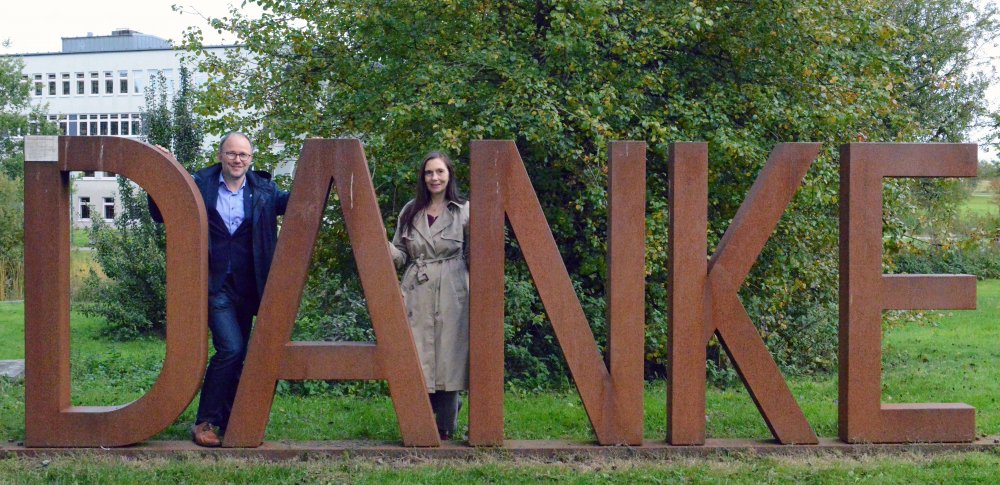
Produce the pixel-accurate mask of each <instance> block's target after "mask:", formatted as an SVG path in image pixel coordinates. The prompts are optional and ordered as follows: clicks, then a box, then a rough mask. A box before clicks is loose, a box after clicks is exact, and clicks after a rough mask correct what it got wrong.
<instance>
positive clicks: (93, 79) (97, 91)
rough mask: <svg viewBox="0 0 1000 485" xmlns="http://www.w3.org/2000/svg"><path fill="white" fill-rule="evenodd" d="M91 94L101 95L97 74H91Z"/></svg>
mask: <svg viewBox="0 0 1000 485" xmlns="http://www.w3.org/2000/svg"><path fill="white" fill-rule="evenodd" d="M90 94H101V91H100V84H99V83H98V82H97V73H96V72H91V73H90Z"/></svg>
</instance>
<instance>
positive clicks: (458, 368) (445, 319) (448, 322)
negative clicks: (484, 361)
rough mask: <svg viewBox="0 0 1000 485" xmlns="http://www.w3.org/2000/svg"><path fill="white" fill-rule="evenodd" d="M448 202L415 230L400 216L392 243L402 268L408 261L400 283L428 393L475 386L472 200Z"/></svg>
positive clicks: (422, 216) (418, 219)
mask: <svg viewBox="0 0 1000 485" xmlns="http://www.w3.org/2000/svg"><path fill="white" fill-rule="evenodd" d="M412 203H413V201H410V202H409V203H407V205H409V204H412ZM446 207H447V209H448V210H445V211H442V213H441V215H440V216H438V218H437V219H436V220H435V221H434V224H433V225H431V226H428V225H427V212H426V210H421V211H420V212H418V213H417V214H416V216H415V219H414V221H413V229H414V230H413V231H407V230H406V229H405V227H406V225H405V221H402V220H400V221H399V222H398V223H397V224H396V234H395V235H394V236H393V238H392V244H390V245H389V251H390V252H391V253H392V260H393V262H394V263H395V264H396V268H397V269H398V268H401V267H403V266H404V265H408V266H407V268H406V271H404V272H403V278H402V280H401V282H400V286H401V287H402V291H403V301H404V302H405V303H406V315H407V317H408V319H409V321H410V329H411V330H412V331H413V340H414V343H416V345H417V354H418V355H419V357H420V366H421V368H423V371H424V382H425V383H426V384H427V392H435V391H459V390H465V389H468V387H469V266H468V264H467V263H466V261H467V259H468V250H469V246H468V244H467V241H468V235H469V203H468V202H463V203H461V204H459V203H458V202H455V201H449V202H448V204H447V206H446ZM404 211H405V207H404Z"/></svg>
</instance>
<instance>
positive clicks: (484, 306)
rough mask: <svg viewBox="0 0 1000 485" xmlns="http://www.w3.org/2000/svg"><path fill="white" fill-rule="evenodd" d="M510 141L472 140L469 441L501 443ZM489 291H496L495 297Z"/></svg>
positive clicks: (473, 443)
mask: <svg viewBox="0 0 1000 485" xmlns="http://www.w3.org/2000/svg"><path fill="white" fill-rule="evenodd" d="M516 151H517V149H516V148H515V147H514V145H513V144H512V143H500V142H495V141H473V142H472V143H471V146H470V155H469V158H470V161H469V165H470V167H469V179H470V180H469V183H470V193H471V195H472V197H471V198H470V202H469V203H470V204H471V206H470V208H469V233H470V234H469V244H470V248H469V259H470V261H469V444H470V445H474V446H502V445H503V440H504V433H503V414H504V411H503V397H504V395H503V392H504V352H503V350H504V322H503V319H504V298H503V294H504V273H503V265H504V210H503V206H502V204H503V196H502V194H501V190H500V180H501V179H502V178H503V177H502V176H501V175H502V173H503V171H502V170H501V166H502V162H501V160H508V159H512V158H514V157H515V156H517V154H516ZM494 295H500V297H499V298H498V297H496V296H494Z"/></svg>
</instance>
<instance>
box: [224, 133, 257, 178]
mask: <svg viewBox="0 0 1000 485" xmlns="http://www.w3.org/2000/svg"><path fill="white" fill-rule="evenodd" d="M219 162H221V163H222V175H223V176H224V177H225V178H227V179H230V180H239V179H240V178H242V177H243V176H244V175H246V173H247V170H248V169H249V168H250V163H251V162H253V147H251V146H250V140H247V139H246V138H243V137H242V136H231V137H229V138H228V139H226V142H225V143H224V144H223V145H222V153H220V154H219Z"/></svg>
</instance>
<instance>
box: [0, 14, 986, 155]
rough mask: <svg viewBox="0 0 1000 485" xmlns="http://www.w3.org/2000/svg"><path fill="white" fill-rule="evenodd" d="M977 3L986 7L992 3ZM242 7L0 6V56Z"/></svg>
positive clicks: (159, 31)
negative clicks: (66, 39)
mask: <svg viewBox="0 0 1000 485" xmlns="http://www.w3.org/2000/svg"><path fill="white" fill-rule="evenodd" d="M977 1H978V2H980V3H984V4H985V3H986V2H991V1H994V0H977ZM241 3H242V0H197V2H195V1H194V0H99V1H96V2H82V1H79V0H73V1H70V0H54V1H51V2H48V3H47V4H46V5H45V7H43V8H44V10H46V11H47V12H46V13H42V9H43V8H40V7H38V6H37V5H36V4H34V3H33V2H31V1H23V0H4V6H3V14H2V15H0V42H2V41H3V40H10V42H11V45H10V46H9V47H6V48H5V47H3V46H2V45H0V54H24V53H33V52H58V51H59V50H60V49H61V48H62V40H61V37H83V36H86V35H87V33H88V32H93V34H94V35H109V34H110V33H111V31H112V30H115V29H118V28H123V27H127V28H130V29H132V30H137V31H139V32H142V33H144V34H150V35H155V36H157V37H162V38H164V39H170V40H173V41H174V42H176V43H179V42H180V40H181V38H182V36H183V33H184V30H185V29H186V28H187V27H188V26H195V27H201V28H202V31H203V33H204V36H205V44H208V45H214V44H226V43H232V41H233V39H232V37H225V36H223V35H221V34H218V33H217V32H216V31H214V30H212V29H210V28H208V23H207V22H205V20H204V18H202V17H221V16H225V15H227V14H228V12H229V6H230V5H231V4H234V5H236V6H239V5H240V4H241ZM175 4H176V5H179V6H181V7H183V10H184V13H178V12H175V11H173V9H172V8H171V7H172V6H173V5H175ZM94 5H100V8H95V7H94ZM195 5H197V7H195ZM260 11H261V10H260V7H258V6H257V5H248V6H247V7H246V13H248V14H250V15H252V16H256V15H258V14H259V13H260ZM978 54H979V55H980V56H981V58H982V59H983V60H985V61H987V63H988V64H989V65H992V66H995V67H997V70H998V71H1000V46H998V45H997V43H996V42H994V43H991V44H990V45H987V46H983V48H981V49H980V51H979V53H978ZM988 98H989V99H990V104H991V105H992V106H993V107H994V108H997V107H998V106H1000V80H998V81H997V83H996V84H995V85H994V86H993V88H992V89H991V90H990V92H989V96H988ZM985 135H986V133H984V132H982V131H979V132H973V133H972V134H971V138H972V139H971V140H969V141H972V142H980V141H981V139H982V138H983V137H984V136H985ZM985 148H986V147H984V146H980V150H979V158H980V160H996V159H997V155H998V154H997V153H994V152H990V151H987V150H986V149H985Z"/></svg>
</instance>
